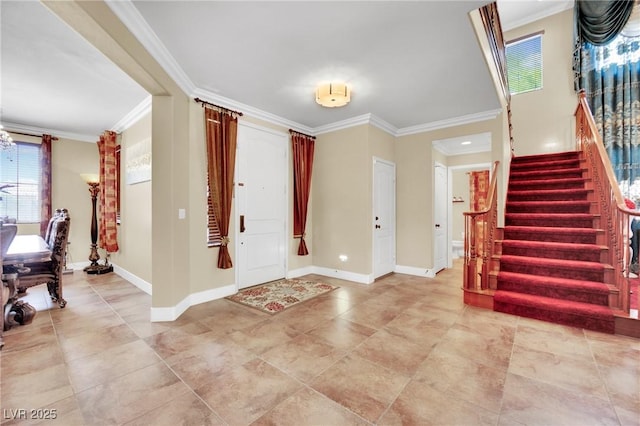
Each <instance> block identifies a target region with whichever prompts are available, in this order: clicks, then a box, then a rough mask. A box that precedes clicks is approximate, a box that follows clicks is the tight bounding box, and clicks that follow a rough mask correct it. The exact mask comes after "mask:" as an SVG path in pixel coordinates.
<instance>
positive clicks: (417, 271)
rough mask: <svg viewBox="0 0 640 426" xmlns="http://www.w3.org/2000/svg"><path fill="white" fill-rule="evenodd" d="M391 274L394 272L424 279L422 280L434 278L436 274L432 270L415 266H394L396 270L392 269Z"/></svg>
mask: <svg viewBox="0 0 640 426" xmlns="http://www.w3.org/2000/svg"><path fill="white" fill-rule="evenodd" d="M393 272H396V273H398V274H407V275H414V276H416V277H424V278H435V277H436V274H435V273H434V272H433V269H424V268H417V267H415V266H402V265H396V268H395V269H394V271H393Z"/></svg>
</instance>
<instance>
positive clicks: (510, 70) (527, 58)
mask: <svg viewBox="0 0 640 426" xmlns="http://www.w3.org/2000/svg"><path fill="white" fill-rule="evenodd" d="M506 56H507V76H508V78H509V91H510V92H511V94H512V95H514V94H518V93H523V92H530V91H532V90H539V89H542V34H536V35H534V36H529V37H525V38H522V39H519V40H517V41H513V42H509V43H507V45H506Z"/></svg>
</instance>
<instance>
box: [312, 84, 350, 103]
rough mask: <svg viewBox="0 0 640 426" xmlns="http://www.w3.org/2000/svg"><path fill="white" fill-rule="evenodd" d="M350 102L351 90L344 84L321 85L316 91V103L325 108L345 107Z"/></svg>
mask: <svg viewBox="0 0 640 426" xmlns="http://www.w3.org/2000/svg"><path fill="white" fill-rule="evenodd" d="M350 100H351V90H350V89H349V87H348V86H347V85H346V84H345V83H323V84H320V85H318V88H317V89H316V102H317V103H319V104H320V105H322V106H323V107H327V108H335V107H341V106H345V105H346V104H348V103H349V101H350Z"/></svg>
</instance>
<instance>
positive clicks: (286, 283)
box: [227, 279, 338, 314]
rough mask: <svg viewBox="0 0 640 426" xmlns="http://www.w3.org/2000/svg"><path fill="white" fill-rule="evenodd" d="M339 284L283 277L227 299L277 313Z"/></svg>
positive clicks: (246, 289)
mask: <svg viewBox="0 0 640 426" xmlns="http://www.w3.org/2000/svg"><path fill="white" fill-rule="evenodd" d="M337 288H338V287H337V286H334V285H331V284H326V283H321V282H317V281H308V280H303V279H282V280H277V281H272V282H270V283H266V284H261V285H258V286H255V287H249V288H245V289H244V290H241V291H239V292H238V293H236V294H234V295H233V296H228V297H227V299H229V300H232V301H234V302H238V303H241V304H243V305H247V306H250V307H252V308H256V309H259V310H261V311H263V312H267V313H269V314H275V313H278V312H281V311H284V310H285V309H287V308H289V307H291V306H293V305H297V304H298V303H300V302H304V301H305V300H309V299H311V298H313V297H316V296H319V295H321V294H324V293H327V292H330V291H333V290H335V289H337Z"/></svg>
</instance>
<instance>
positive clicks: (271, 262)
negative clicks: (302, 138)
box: [235, 124, 289, 288]
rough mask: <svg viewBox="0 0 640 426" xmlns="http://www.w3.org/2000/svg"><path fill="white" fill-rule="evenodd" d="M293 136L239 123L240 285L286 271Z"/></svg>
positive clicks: (283, 274)
mask: <svg viewBox="0 0 640 426" xmlns="http://www.w3.org/2000/svg"><path fill="white" fill-rule="evenodd" d="M287 140H288V138H287V136H286V135H284V134H280V133H275V132H271V131H269V130H266V129H261V128H258V127H255V126H250V125H248V124H240V125H239V126H238V151H237V173H236V187H235V189H236V205H237V208H236V215H237V217H236V228H237V229H236V235H237V241H238V245H237V265H238V272H237V274H238V277H237V279H238V288H245V287H250V286H253V285H256V284H261V283H264V282H268V281H273V280H276V279H279V278H284V276H285V273H286V247H285V245H286V239H285V236H286V217H287V214H286V212H287V209H286V206H287V184H286V182H287V179H286V177H287V175H288V170H289V168H288V167H287Z"/></svg>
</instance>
